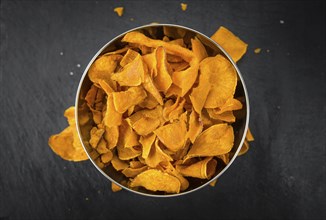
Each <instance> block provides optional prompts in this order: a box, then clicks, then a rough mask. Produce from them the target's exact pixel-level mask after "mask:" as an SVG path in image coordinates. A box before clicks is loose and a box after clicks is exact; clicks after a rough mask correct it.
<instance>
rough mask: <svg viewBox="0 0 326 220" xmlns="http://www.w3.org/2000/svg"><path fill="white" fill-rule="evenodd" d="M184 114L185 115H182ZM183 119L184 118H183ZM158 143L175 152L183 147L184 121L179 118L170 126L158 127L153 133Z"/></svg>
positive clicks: (185, 133)
mask: <svg viewBox="0 0 326 220" xmlns="http://www.w3.org/2000/svg"><path fill="white" fill-rule="evenodd" d="M184 114H186V113H184ZM183 118H184V117H183ZM154 133H155V134H156V135H157V137H158V138H159V139H160V141H161V142H162V143H163V144H164V145H165V147H167V148H168V149H169V150H171V151H173V152H176V151H178V150H180V149H181V148H182V147H184V144H185V141H186V135H187V127H186V120H184V119H182V116H181V117H180V120H178V121H176V122H173V123H171V124H167V125H164V126H162V127H159V128H158V129H156V130H155V131H154Z"/></svg>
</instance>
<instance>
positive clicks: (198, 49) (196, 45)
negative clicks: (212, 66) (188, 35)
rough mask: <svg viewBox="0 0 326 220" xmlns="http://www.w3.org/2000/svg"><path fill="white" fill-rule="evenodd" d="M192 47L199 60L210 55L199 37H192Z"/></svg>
mask: <svg viewBox="0 0 326 220" xmlns="http://www.w3.org/2000/svg"><path fill="white" fill-rule="evenodd" d="M191 47H192V50H193V51H194V54H195V56H196V57H197V59H198V61H199V62H200V61H202V60H203V59H205V58H206V57H208V55H207V51H206V48H205V47H204V45H203V44H202V43H201V42H200V40H199V39H198V38H195V39H191Z"/></svg>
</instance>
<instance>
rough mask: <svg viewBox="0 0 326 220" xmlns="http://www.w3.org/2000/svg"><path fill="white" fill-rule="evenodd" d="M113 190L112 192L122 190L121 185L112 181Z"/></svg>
mask: <svg viewBox="0 0 326 220" xmlns="http://www.w3.org/2000/svg"><path fill="white" fill-rule="evenodd" d="M111 190H112V192H118V191H120V190H122V188H121V187H120V186H118V185H117V184H115V183H113V182H112V183H111Z"/></svg>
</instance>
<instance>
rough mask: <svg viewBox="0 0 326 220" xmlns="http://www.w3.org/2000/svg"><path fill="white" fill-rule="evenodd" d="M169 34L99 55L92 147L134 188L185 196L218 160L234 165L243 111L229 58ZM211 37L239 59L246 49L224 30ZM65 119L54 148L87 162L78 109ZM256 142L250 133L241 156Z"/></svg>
mask: <svg viewBox="0 0 326 220" xmlns="http://www.w3.org/2000/svg"><path fill="white" fill-rule="evenodd" d="M163 30H164V37H163V38H162V39H153V38H151V37H149V36H146V35H144V34H143V33H141V32H137V31H133V32H129V33H127V34H126V35H125V36H124V37H123V39H122V42H124V43H125V46H124V47H123V48H121V49H119V50H117V51H111V52H108V53H105V54H103V55H101V56H99V57H98V58H97V59H96V60H95V62H94V63H93V64H92V66H91V67H90V68H89V71H88V77H89V79H90V80H91V81H92V83H93V85H92V86H91V87H90V89H89V91H88V93H87V95H86V97H85V101H86V103H87V106H88V108H89V111H90V112H91V115H92V118H91V120H92V121H93V128H92V129H91V130H90V140H89V144H90V146H91V147H92V148H93V151H94V153H95V154H96V155H97V158H96V159H95V162H96V164H97V165H98V166H99V167H100V168H103V167H105V166H111V165H112V166H113V168H114V169H116V170H117V171H120V172H122V173H123V174H124V175H125V176H126V177H127V178H129V183H128V186H129V187H130V188H133V189H137V187H144V188H146V189H147V190H151V191H163V192H166V193H179V192H182V191H185V190H186V189H187V188H188V187H189V182H188V179H187V178H188V177H192V178H200V179H210V178H212V177H213V175H214V174H215V173H216V169H217V164H218V163H217V160H218V159H220V160H222V161H223V162H224V163H225V164H227V163H228V162H229V159H230V158H229V153H230V151H231V149H232V148H233V143H234V131H233V127H232V123H234V122H235V121H236V120H237V119H236V117H235V115H234V111H235V110H240V109H242V107H243V106H242V103H241V101H240V100H238V99H236V97H234V94H235V89H236V86H237V81H238V80H237V73H236V71H235V69H234V67H233V66H232V64H231V63H230V62H229V61H228V60H227V59H226V58H225V57H224V56H222V55H220V54H218V55H216V56H208V53H207V51H206V48H205V46H204V45H203V44H202V42H201V41H200V40H199V39H198V38H196V37H195V38H193V39H191V41H190V43H189V44H186V43H185V41H184V34H185V32H184V31H182V29H180V30H181V31H179V32H173V31H171V30H172V29H171V28H169V27H165V28H164V29H163ZM212 39H213V40H214V41H216V42H217V43H219V44H220V45H221V46H222V47H223V48H224V49H225V50H226V51H227V52H228V54H230V56H231V57H232V59H233V60H234V61H235V62H236V61H238V60H239V59H240V58H241V57H242V56H243V55H244V53H245V52H246V50H247V44H245V43H244V42H243V41H241V40H240V39H239V38H238V37H236V36H235V35H233V34H232V33H231V32H230V31H229V30H227V29H226V28H224V27H221V28H219V29H218V30H217V32H216V33H215V34H214V35H213V36H212ZM65 116H66V117H67V118H68V122H69V127H68V128H66V129H65V130H63V131H62V132H61V133H60V134H57V135H53V136H51V137H50V139H49V145H50V147H51V148H52V150H53V151H54V152H55V153H57V154H58V155H60V156H61V157H62V158H63V159H66V160H72V161H81V160H86V159H87V156H86V153H85V152H84V150H83V148H82V146H81V144H80V142H79V139H78V135H77V132H76V125H75V118H74V108H73V107H71V108H69V109H67V110H66V112H65ZM252 140H253V137H252V135H251V133H250V132H248V133H247V137H246V141H245V143H244V145H243V147H242V149H241V151H240V154H239V155H241V154H243V153H245V152H246V151H247V150H248V148H249V145H248V141H252ZM93 159H94V158H93ZM113 189H115V191H116V190H117V188H116V186H113Z"/></svg>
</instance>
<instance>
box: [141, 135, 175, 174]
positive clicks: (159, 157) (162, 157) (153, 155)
mask: <svg viewBox="0 0 326 220" xmlns="http://www.w3.org/2000/svg"><path fill="white" fill-rule="evenodd" d="M166 161H173V159H172V157H171V156H170V155H168V154H167V153H165V152H163V150H162V149H161V147H160V146H159V141H158V139H155V144H154V146H152V147H151V148H150V152H149V154H148V156H147V158H146V159H145V163H146V164H147V165H148V166H149V167H153V168H155V167H157V165H159V163H161V162H166Z"/></svg>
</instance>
